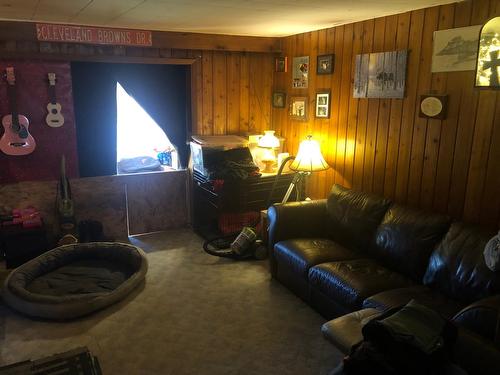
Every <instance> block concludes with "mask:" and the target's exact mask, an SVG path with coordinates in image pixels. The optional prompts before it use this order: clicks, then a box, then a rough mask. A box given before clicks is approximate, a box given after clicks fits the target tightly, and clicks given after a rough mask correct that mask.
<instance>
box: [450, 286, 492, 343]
mask: <svg viewBox="0 0 500 375" xmlns="http://www.w3.org/2000/svg"><path fill="white" fill-rule="evenodd" d="M453 321H454V322H455V323H457V324H459V325H461V326H463V327H465V328H467V329H469V330H470V331H472V332H475V333H477V334H479V335H481V336H483V337H485V338H487V339H489V340H491V341H493V342H494V343H495V344H500V295H495V296H493V297H488V298H483V299H481V300H479V301H476V302H474V303H472V304H470V305H469V306H466V307H465V308H463V309H462V310H460V311H459V312H458V313H457V314H456V315H455V316H454V317H453Z"/></svg>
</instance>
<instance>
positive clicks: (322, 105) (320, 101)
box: [315, 90, 330, 118]
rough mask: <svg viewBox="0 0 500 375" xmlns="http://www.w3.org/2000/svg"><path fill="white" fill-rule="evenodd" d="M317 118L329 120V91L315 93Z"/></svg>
mask: <svg viewBox="0 0 500 375" xmlns="http://www.w3.org/2000/svg"><path fill="white" fill-rule="evenodd" d="M315 115H316V117H317V118H330V91H326V90H325V91H320V92H317V93H316V111H315Z"/></svg>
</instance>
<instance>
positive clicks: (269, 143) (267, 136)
mask: <svg viewBox="0 0 500 375" xmlns="http://www.w3.org/2000/svg"><path fill="white" fill-rule="evenodd" d="M258 145H259V147H264V148H278V147H280V140H279V139H278V137H276V136H275V135H274V130H264V135H263V136H262V137H261V138H260V139H259V143H258Z"/></svg>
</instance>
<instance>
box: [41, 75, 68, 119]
mask: <svg viewBox="0 0 500 375" xmlns="http://www.w3.org/2000/svg"><path fill="white" fill-rule="evenodd" d="M47 75H48V78H49V98H50V103H49V104H47V111H48V114H47V117H45V122H46V123H47V125H48V126H50V127H52V128H58V127H60V126H63V125H64V116H63V115H62V114H61V105H60V104H59V103H57V100H56V74H55V73H48V74H47Z"/></svg>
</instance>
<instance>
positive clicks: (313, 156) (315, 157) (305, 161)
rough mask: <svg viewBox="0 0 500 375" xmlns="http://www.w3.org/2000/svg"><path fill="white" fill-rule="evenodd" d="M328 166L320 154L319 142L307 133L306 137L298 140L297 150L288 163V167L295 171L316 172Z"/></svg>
mask: <svg viewBox="0 0 500 375" xmlns="http://www.w3.org/2000/svg"><path fill="white" fill-rule="evenodd" d="M328 168H330V166H329V165H328V163H327V162H326V161H325V159H324V158H323V155H321V150H320V148H319V143H318V142H317V141H315V140H313V139H312V136H310V135H308V136H307V139H306V140H304V141H302V142H300V145H299V152H298V153H297V156H296V157H295V160H294V161H293V163H292V164H291V165H290V169H292V170H294V171H297V172H317V171H324V170H326V169H328Z"/></svg>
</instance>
